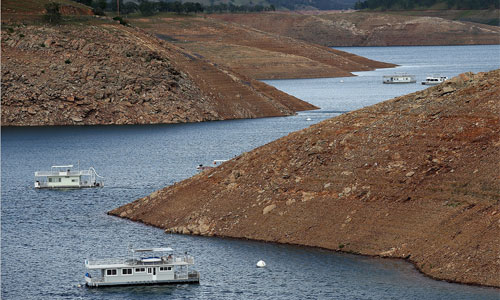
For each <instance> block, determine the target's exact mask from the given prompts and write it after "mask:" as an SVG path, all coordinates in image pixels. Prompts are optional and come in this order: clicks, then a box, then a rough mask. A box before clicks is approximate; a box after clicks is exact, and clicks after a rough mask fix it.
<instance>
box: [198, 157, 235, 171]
mask: <svg viewBox="0 0 500 300" xmlns="http://www.w3.org/2000/svg"><path fill="white" fill-rule="evenodd" d="M225 161H227V160H226V159H216V160H214V162H213V163H212V165H211V166H204V165H203V164H199V165H198V166H197V167H196V170H198V171H203V170H208V169H212V168H215V167H217V166H219V165H220V164H222V163H223V162H225Z"/></svg>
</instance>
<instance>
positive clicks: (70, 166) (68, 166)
mask: <svg viewBox="0 0 500 300" xmlns="http://www.w3.org/2000/svg"><path fill="white" fill-rule="evenodd" d="M51 168H73V165H64V166H52V167H51Z"/></svg>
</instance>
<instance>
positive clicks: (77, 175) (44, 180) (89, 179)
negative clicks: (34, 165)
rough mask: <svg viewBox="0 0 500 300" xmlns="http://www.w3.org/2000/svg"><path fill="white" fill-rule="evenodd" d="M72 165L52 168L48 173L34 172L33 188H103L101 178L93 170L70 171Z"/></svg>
mask: <svg viewBox="0 0 500 300" xmlns="http://www.w3.org/2000/svg"><path fill="white" fill-rule="evenodd" d="M72 168H73V165H64V166H52V168H51V170H50V171H37V172H35V188H37V189H42V188H49V189H57V188H63V189H67V188H91V187H101V186H103V182H102V178H103V177H102V176H99V175H98V174H97V173H96V171H95V169H94V168H92V167H90V168H89V169H88V170H80V169H79V168H78V170H72Z"/></svg>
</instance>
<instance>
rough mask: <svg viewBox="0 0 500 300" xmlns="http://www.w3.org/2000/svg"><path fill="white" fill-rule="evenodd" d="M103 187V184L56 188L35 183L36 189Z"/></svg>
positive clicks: (58, 187) (60, 187)
mask: <svg viewBox="0 0 500 300" xmlns="http://www.w3.org/2000/svg"><path fill="white" fill-rule="evenodd" d="M99 187H104V185H103V184H98V183H97V184H93V185H58V186H50V185H46V184H37V183H36V182H35V188H36V189H84V188H99Z"/></svg>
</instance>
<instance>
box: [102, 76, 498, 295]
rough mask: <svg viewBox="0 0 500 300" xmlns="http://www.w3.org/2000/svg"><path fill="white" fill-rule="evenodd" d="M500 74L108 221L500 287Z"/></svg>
mask: <svg viewBox="0 0 500 300" xmlns="http://www.w3.org/2000/svg"><path fill="white" fill-rule="evenodd" d="M499 99H500V70H495V71H491V72H488V73H478V74H472V73H465V74H461V75H460V76H457V77H455V78H453V79H451V80H449V81H447V82H445V83H443V84H441V85H439V86H435V87H431V88H428V89H426V90H423V91H420V92H416V93H413V94H409V95H406V96H402V97H398V98H395V99H392V100H388V101H385V102H382V103H379V104H376V105H373V106H370V107H366V108H363V109H360V110H357V111H353V112H350V113H345V114H343V115H340V116H338V117H335V118H332V119H329V120H325V121H323V122H321V123H318V124H315V125H313V126H311V127H309V128H306V129H303V130H301V131H298V132H294V133H291V134H289V135H288V136H286V137H283V138H281V139H279V140H277V141H274V142H271V143H269V144H267V145H264V146H261V147H259V148H257V149H255V150H253V151H250V152H248V153H243V154H242V155H240V156H239V157H237V158H234V159H232V160H230V161H228V162H226V163H224V164H222V165H221V166H219V167H217V168H214V169H211V170H208V171H204V172H202V173H200V174H198V175H196V176H193V177H192V178H189V179H187V180H184V181H182V182H180V183H176V184H174V185H172V186H169V187H166V188H164V189H162V190H159V191H156V192H154V193H153V194H151V195H149V196H146V197H144V198H141V199H138V200H136V201H134V202H132V203H130V204H127V205H124V206H122V207H119V208H116V209H114V210H112V211H110V212H109V214H111V215H116V216H119V217H122V218H128V219H130V220H133V221H139V222H143V223H145V224H149V225H153V226H157V227H160V228H164V229H165V231H166V232H174V233H182V234H195V235H206V236H221V237H233V238H244V239H253V240H260V241H268V242H277V243H287V244H298V245H306V246H314V247H321V248H326V249H331V250H337V251H346V252H351V253H358V254H365V255H375V256H382V257H396V258H403V259H407V260H408V261H410V262H412V263H414V264H415V266H416V267H417V268H418V269H419V270H420V271H422V272H423V273H425V274H427V275H429V276H431V277H433V278H437V279H444V280H448V281H453V282H461V283H468V284H480V285H488V286H496V287H500V278H499V276H498V274H499V270H500V263H499V261H498V253H500V243H499V237H500V209H499V199H500V192H499V186H500V177H499V176H498V158H499V157H500V128H499V124H500V110H499V109H500V105H499Z"/></svg>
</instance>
